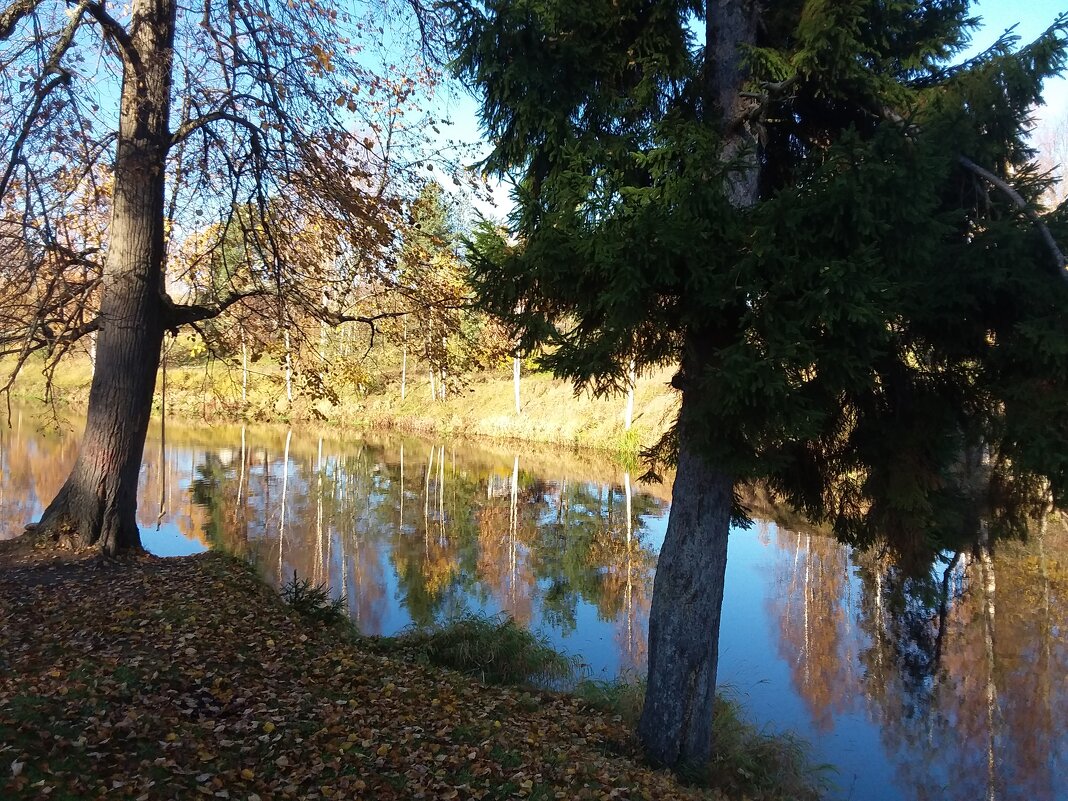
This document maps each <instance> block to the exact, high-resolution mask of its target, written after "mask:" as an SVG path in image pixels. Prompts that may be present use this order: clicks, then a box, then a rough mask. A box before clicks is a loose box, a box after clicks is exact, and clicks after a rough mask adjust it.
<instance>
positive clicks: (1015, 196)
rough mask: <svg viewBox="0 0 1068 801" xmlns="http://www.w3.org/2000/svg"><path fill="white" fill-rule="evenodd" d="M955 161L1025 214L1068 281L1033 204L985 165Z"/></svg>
mask: <svg viewBox="0 0 1068 801" xmlns="http://www.w3.org/2000/svg"><path fill="white" fill-rule="evenodd" d="M882 115H883V117H885V118H886V119H888V120H890V121H891V122H893V123H895V124H896V125H900V126H901V127H902V128H904V129H905V131H906V133H908V134H914V133H918V132H919V126H918V125H916V124H915V123H911V122H908V121H907V120H905V119H904V118H903V117H902V116H901V115H900V114H898V113H897V112H896V111H894V110H893V109H891V108H884V109H883V110H882ZM957 162H958V163H959V164H960V165H961V166H962V167H964V168H965V169H966V170H968V171H969V172H971V173H974V174H975V175H978V176H979V177H980V178H982V179H983V180H984V181H987V182H988V183H989V184H991V185H992V186H994V187H995V188H996V189H998V190H1000V191H1001V192H1002V193H1003V194H1005V195H1006V196H1007V197H1008V198H1009V200H1011V201H1012V203H1013V205H1014V206H1016V208H1017V209H1019V210H1020V211H1022V212H1023V213H1024V214H1025V215H1027V219H1029V220H1030V221H1031V222H1032V224H1034V226H1035V227H1036V228H1037V229H1038V232H1039V234H1040V235H1041V236H1042V241H1043V242H1044V243H1045V244H1046V247H1047V248H1048V249H1049V252H1050V254H1051V255H1052V256H1053V262H1054V264H1055V265H1056V268H1057V272H1058V274H1059V275H1060V277H1061V278H1062V279H1064V280H1065V281H1068V258H1065V255H1064V252H1063V251H1062V250H1061V249H1060V247H1059V246H1058V245H1057V240H1055V239H1054V238H1053V233H1052V232H1051V231H1050V230H1049V226H1047V225H1046V223H1045V222H1044V221H1043V219H1042V216H1041V215H1040V214H1039V213H1038V212H1037V211H1035V208H1034V206H1032V205H1031V204H1030V203H1028V202H1027V199H1026V198H1025V197H1024V196H1023V195H1021V194H1020V193H1019V192H1017V191H1016V189H1015V188H1013V186H1012V184H1010V183H1009V182H1008V181H1005V180H1003V179H1001V178H999V177H998V176H997V175H995V174H994V173H992V172H991V171H990V170H988V169H986V168H985V167H980V166H979V165H978V164H976V163H975V162H974V161H972V160H971V159H970V158H968V157H967V156H964V155H960V154H958V156H957Z"/></svg>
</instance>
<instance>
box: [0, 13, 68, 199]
mask: <svg viewBox="0 0 1068 801" xmlns="http://www.w3.org/2000/svg"><path fill="white" fill-rule="evenodd" d="M88 5H89V2H88V0H82V2H81V3H80V4H79V5H78V8H77V9H75V12H74V14H73V15H72V16H71V19H70V22H68V23H67V26H66V27H65V28H64V29H63V33H62V34H61V35H60V37H59V41H57V42H56V44H55V47H53V48H52V52H51V54H50V55H49V56H48V61H47V62H46V63H45V66H44V71H43V72H42V73H41V76H40V78H38V79H37V80H38V87H37V90H36V91H35V92H34V99H33V105H32V106H31V107H30V111H29V113H28V114H27V115H26V117H25V118H24V119H23V121H22V128H21V130H20V131H19V133H18V136H17V137H15V141H14V143H13V146H12V148H11V158H10V159H9V160H8V162H7V165H6V166H5V168H4V174H3V175H2V176H0V197H3V196H4V195H5V194H6V193H7V188H8V184H9V183H10V182H11V176H12V175H13V174H14V172H15V167H16V166H17V165H18V164H19V162H20V160H21V159H22V148H23V146H24V145H25V144H26V137H28V136H29V134H30V130H31V129H32V128H33V123H34V122H35V121H36V119H37V115H38V114H39V113H40V112H41V107H42V106H43V105H44V102H45V99H46V98H47V97H48V96H49V95H50V94H51V93H52V92H53V90H55V89H56V87H58V86H62V85H64V84H66V83H69V82H70V78H71V75H70V73H69V72H67V70H65V69H63V67H61V66H60V61H62V60H63V56H64V55H66V53H67V51H68V50H69V49H70V46H71V44H73V43H74V34H75V33H77V31H78V26H79V25H81V23H82V16H83V15H84V14H85V11H86V8H87V7H88ZM34 7H36V4H34ZM10 10H11V9H8V11H10ZM30 10H32V8H31V9H30ZM4 13H5V14H6V13H7V12H4ZM27 13H29V12H27ZM2 32H3V31H2V29H0V33H2ZM3 38H6V36H0V39H3ZM49 75H53V76H54V77H52V78H50V79H48V80H47V81H46V80H45V79H46V78H47V77H48V76H49Z"/></svg>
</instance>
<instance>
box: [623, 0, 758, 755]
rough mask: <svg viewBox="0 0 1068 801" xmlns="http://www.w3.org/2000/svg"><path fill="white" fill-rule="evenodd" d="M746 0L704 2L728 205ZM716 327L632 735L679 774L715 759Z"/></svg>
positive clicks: (738, 181)
mask: <svg viewBox="0 0 1068 801" xmlns="http://www.w3.org/2000/svg"><path fill="white" fill-rule="evenodd" d="M758 13H759V7H758V6H757V5H756V4H755V3H754V2H752V0H709V2H708V3H707V6H706V17H705V23H706V32H705V33H706V41H707V52H708V61H707V62H706V65H705V75H704V80H705V87H704V107H705V123H706V124H707V125H709V126H710V127H714V128H716V129H717V130H718V132H719V133H720V134H721V135H722V136H723V146H722V152H721V158H722V159H723V160H724V161H730V162H733V163H735V164H737V165H738V166H737V169H735V170H734V171H732V173H731V174H730V175H729V176H728V179H727V184H726V186H725V190H726V192H727V196H728V198H729V199H730V201H731V203H732V205H734V206H735V207H737V208H746V207H748V206H751V205H753V204H754V203H756V202H757V200H758V195H759V186H760V162H759V159H758V158H757V153H756V143H755V142H754V141H753V140H752V137H751V136H750V135H748V134H747V132H746V129H745V126H743V125H740V124H739V120H740V119H741V118H742V117H743V116H744V115H745V114H746V112H747V104H748V103H749V101H748V100H747V99H746V97H745V96H744V95H743V94H742V89H743V88H744V82H745V80H746V68H745V65H744V60H743V56H744V53H745V47H746V46H747V45H752V44H754V43H755V42H756V39H757V30H758V24H757V23H758ZM716 324H723V325H729V322H713V321H710V325H711V326H712V330H709V331H701V332H697V331H691V332H690V335H689V336H688V338H687V339H688V344H687V350H686V353H685V354H684V355H683V360H682V362H683V370H682V373H681V375H680V377H679V378H680V380H679V385H680V386H681V388H682V408H681V409H680V411H679V427H678V435H679V454H678V465H677V472H676V475H675V484H674V486H673V487H672V492H671V512H670V515H669V518H668V528H667V534H666V536H665V538H664V546H663V548H662V549H661V551H660V558H659V560H658V562H657V567H656V579H655V581H654V583H653V599H652V606H651V608H650V612H649V675H648V687H647V689H646V694H645V706H644V708H643V710H642V717H641V721H640V722H639V724H638V736H639V739H640V740H641V742H642V745H643V747H644V748H645V751H646V754H647V756H648V757H649V758H650V759H651V760H653V761H654V762H657V763H659V764H662V765H668V766H670V767H672V768H675V769H682V768H692V769H695V770H697V769H700V768H703V767H704V765H706V764H707V763H708V760H709V758H710V756H711V753H712V738H713V732H712V711H713V704H714V702H715V692H716V668H717V662H718V657H719V627H720V613H721V610H722V607H723V579H724V574H725V571H726V567H727V538H728V535H729V533H730V515H731V506H732V502H733V494H734V482H733V479H732V477H731V476H729V475H728V474H727V473H726V472H725V471H723V470H721V469H719V468H717V466H716V465H713V464H711V463H710V462H709V461H708V459H707V458H706V456H705V453H704V449H703V448H702V445H703V444H704V441H705V439H706V434H705V432H703V430H702V423H701V420H700V416H701V410H700V389H699V384H700V382H699V380H698V379H699V377H700V375H701V374H702V373H703V372H704V371H705V369H706V368H707V365H708V364H709V363H710V361H711V360H712V359H713V358H714V356H715V350H716V347H715V342H716V341H717V340H718V339H719V337H718V336H717V335H716V331H715V330H714V326H715V325H716Z"/></svg>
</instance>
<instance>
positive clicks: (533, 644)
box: [394, 614, 578, 685]
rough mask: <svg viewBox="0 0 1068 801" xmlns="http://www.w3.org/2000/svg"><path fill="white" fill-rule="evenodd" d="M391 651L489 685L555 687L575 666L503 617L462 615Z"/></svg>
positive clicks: (400, 641) (403, 638) (408, 635)
mask: <svg viewBox="0 0 1068 801" xmlns="http://www.w3.org/2000/svg"><path fill="white" fill-rule="evenodd" d="M394 647H396V648H398V649H400V650H408V651H412V652H414V653H415V655H416V657H417V658H420V659H423V660H425V661H427V662H429V663H430V664H433V665H438V666H441V667H448V668H452V669H453V670H459V671H461V672H464V673H470V674H473V675H476V676H478V677H479V678H480V679H481V680H482V681H484V682H486V683H489V684H530V683H536V684H542V685H545V684H553V683H559V682H565V681H567V680H569V679H572V678H573V677H574V675H575V672H576V670H577V667H578V662H577V661H576V660H575V659H574V658H573V657H570V656H567V655H566V654H562V653H560V652H559V651H557V650H555V649H554V648H553V647H552V646H551V645H550V644H549V642H548V640H547V638H545V637H544V636H543V635H540V634H536V633H534V632H531V631H528V630H527V629H525V628H523V627H522V626H520V625H518V624H517V623H516V622H515V620H513V619H512V618H511V617H509V616H507V615H497V616H488V615H481V614H465V615H461V616H459V617H455V618H452V619H450V620H447V621H445V622H443V623H439V624H437V625H435V626H433V627H432V628H429V629H409V630H408V631H406V632H405V633H403V634H402V635H400V636H399V637H397V638H396V639H395V641H394Z"/></svg>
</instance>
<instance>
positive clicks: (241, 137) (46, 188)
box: [0, 0, 433, 553]
mask: <svg viewBox="0 0 1068 801" xmlns="http://www.w3.org/2000/svg"><path fill="white" fill-rule="evenodd" d="M390 8H391V6H390V4H377V3H376V4H367V5H366V6H357V7H356V8H355V9H354V10H353V11H351V12H349V11H346V10H344V9H343V8H342V7H340V6H338V5H336V4H333V3H326V4H322V3H287V4H277V3H273V2H268V0H252V1H251V2H243V3H237V4H235V3H216V2H208V3H205V4H201V5H198V6H196V7H192V6H189V7H186V6H182V5H181V4H179V3H177V2H175V0H134V1H133V2H132V4H130V5H129V6H121V5H116V6H114V7H112V6H110V5H109V4H107V3H106V2H101V1H100V0H84V1H83V2H77V3H73V2H58V0H13V1H10V2H8V4H7V5H5V6H3V7H2V8H0V108H3V109H4V111H3V114H4V121H5V124H4V125H3V126H2V130H0V156H2V159H0V214H2V219H0V235H2V236H3V237H4V240H5V243H6V244H5V246H4V248H3V250H4V258H3V268H4V270H5V276H4V277H5V279H6V287H5V294H8V293H9V294H11V295H12V296H13V297H21V298H24V299H25V302H24V303H22V304H20V305H19V307H18V309H17V311H18V312H19V313H18V314H17V315H14V316H10V315H5V316H4V317H3V319H2V322H3V323H4V328H3V330H2V331H0V351H2V352H4V353H7V354H14V355H15V356H16V357H17V358H18V360H19V362H20V363H21V362H24V361H25V356H26V354H27V353H29V352H31V351H36V350H43V351H45V352H47V353H48V354H49V356H50V357H51V358H53V359H54V358H57V357H58V355H60V354H62V353H63V352H64V351H65V350H66V349H67V348H69V347H70V345H71V344H72V343H73V342H75V341H77V340H78V339H79V338H80V337H82V336H84V335H86V334H88V333H91V332H94V331H95V332H97V333H98V345H97V363H96V371H95V374H94V378H93V383H92V387H91V390H90V400H89V409H88V417H87V424H86V428H85V435H84V439H83V442H82V447H81V451H80V454H79V457H78V459H77V462H76V464H75V466H74V468H73V470H72V472H71V474H70V477H69V479H68V481H67V482H66V484H65V485H64V487H63V488H62V489H61V490H60V492H59V493H58V494H57V495H56V497H55V499H54V500H53V501H52V503H51V504H50V505H49V506H48V508H47V509H46V510H45V512H44V515H43V516H42V519H41V521H40V523H39V525H38V532H39V534H41V535H42V536H47V537H51V538H54V539H59V538H61V537H62V538H70V539H72V540H73V541H75V542H77V543H79V544H81V545H95V546H98V547H100V548H101V549H102V550H103V551H105V552H107V553H115V552H117V551H119V550H122V549H127V548H137V547H139V545H140V538H139V534H138V531H137V526H136V521H135V506H136V498H135V495H136V488H137V476H138V470H139V467H140V463H141V455H142V450H143V446H144V439H145V432H146V428H147V425H148V418H149V411H150V408H151V399H152V394H153V390H154V386H155V381H156V372H157V368H158V366H159V363H160V348H161V343H162V340H163V336H164V332H165V331H167V330H169V329H175V328H177V327H179V326H182V325H187V324H196V323H198V322H200V321H203V320H206V319H209V318H211V317H214V316H216V315H218V314H220V313H222V312H223V311H224V310H226V309H227V308H230V307H232V306H233V305H234V304H237V303H240V302H241V301H242V300H244V299H246V298H250V297H265V296H266V297H271V298H272V299H273V300H274V302H275V304H276V305H277V308H278V314H279V317H280V318H283V319H284V318H285V316H286V314H287V309H289V308H292V307H293V306H294V305H295V304H300V305H303V306H306V307H307V308H308V309H310V310H311V313H315V314H319V315H320V316H323V317H326V318H328V319H329V320H330V321H332V322H341V321H345V320H358V321H361V322H363V323H365V324H367V325H369V326H373V325H374V324H375V322H376V320H377V319H380V317H379V315H378V313H374V314H369V315H364V314H361V313H360V312H359V311H358V310H352V309H349V308H346V307H344V306H341V305H335V306H333V307H332V308H330V309H328V310H324V309H323V308H322V303H321V294H320V293H318V292H317V293H315V296H314V297H313V298H310V299H309V298H307V297H306V295H305V294H304V293H302V292H301V291H300V290H301V286H300V281H299V277H300V276H299V270H298V271H296V272H295V271H294V270H293V269H292V267H293V261H292V259H288V258H287V252H286V248H285V246H284V242H283V239H284V237H285V236H286V235H287V233H288V232H287V231H286V229H285V228H284V227H283V226H281V225H279V224H278V221H279V220H288V221H291V222H294V221H305V220H308V219H318V220H327V221H330V226H331V228H332V230H333V231H335V232H337V233H338V235H339V236H342V237H343V238H344V239H343V241H342V242H337V243H335V246H336V247H339V248H340V247H345V248H348V249H349V251H351V252H353V253H359V254H360V257H361V260H360V265H361V267H362V268H363V269H366V270H375V269H379V268H380V267H381V268H383V269H386V270H387V271H388V270H389V269H390V268H389V261H390V260H389V258H388V252H389V250H390V248H391V247H392V245H391V237H392V230H393V227H394V222H395V220H394V218H395V215H396V213H397V211H398V210H399V202H398V199H399V197H400V196H401V195H402V194H403V192H402V191H401V187H399V186H398V182H399V181H402V180H404V177H403V176H404V175H405V169H406V168H411V169H414V168H415V167H416V166H421V160H420V158H419V157H418V155H417V154H415V152H414V151H407V152H406V151H405V150H404V148H405V147H406V143H411V142H414V141H415V137H416V136H417V135H418V136H420V137H421V136H422V132H423V131H424V126H425V124H426V122H427V121H426V120H425V119H422V117H423V116H425V115H422V114H418V113H415V112H416V109H415V107H416V106H419V105H425V103H424V101H419V103H416V102H415V100H416V97H417V96H418V95H420V93H422V92H423V91H424V90H425V89H426V88H427V85H428V84H432V83H433V77H432V74H431V73H430V72H428V71H427V70H426V69H425V68H424V67H421V66H420V65H419V62H418V59H416V60H414V61H412V62H410V64H411V65H412V66H411V71H410V72H408V71H402V70H399V69H397V68H396V67H383V68H378V67H377V66H375V65H376V63H377V60H376V59H377V57H376V56H375V55H374V52H373V51H374V47H373V43H374V42H375V39H376V38H377V36H372V34H375V32H377V31H378V30H379V29H380V28H383V27H384V26H386V25H388V24H389V20H388V19H387V18H386V17H387V16H388V15H389V14H390V13H400V12H399V11H396V10H394V12H391V11H390ZM417 10H418V9H417ZM367 14H374V15H375V17H374V19H373V20H364V19H361V15H367ZM419 19H420V20H422V19H423V18H422V17H420V18H419ZM370 21H373V22H374V24H373V25H371V24H367V23H368V22H370ZM413 28H414V23H413ZM365 34H366V38H364V36H365ZM406 113H407V116H405V115H406ZM101 165H103V166H104V168H105V172H106V173H107V175H108V187H107V191H108V193H109V194H108V196H107V204H108V211H109V214H110V221H109V223H108V226H107V230H106V237H105V239H106V241H105V242H104V247H103V249H101V248H100V247H99V246H98V245H97V244H95V243H93V242H91V241H89V239H86V238H84V237H80V236H79V234H78V231H77V230H75V229H76V226H75V225H74V224H73V223H72V220H73V219H74V218H75V212H76V209H77V206H78V203H84V201H81V200H80V198H83V197H84V196H85V195H86V193H87V192H89V193H92V192H93V190H94V187H93V182H94V181H97V180H98V179H97V175H98V174H99V172H100V168H101ZM101 192H103V188H101ZM99 197H101V198H103V197H104V195H103V194H100V195H99ZM100 202H104V201H103V200H101V201H100ZM242 210H251V212H252V217H254V218H255V223H254V224H253V221H252V219H251V218H250V217H249V216H248V215H246V214H243V213H241V212H242ZM209 221H214V223H215V225H214V231H215V232H216V236H217V239H216V243H215V247H216V249H218V248H221V247H223V243H225V242H226V241H228V240H232V239H233V232H234V230H235V229H240V230H241V234H242V236H243V237H247V240H248V241H247V243H246V245H245V246H246V247H248V248H249V249H250V251H251V252H253V253H254V254H255V259H254V260H252V264H253V266H254V268H255V269H251V270H248V271H246V272H245V273H244V274H243V276H244V278H247V279H248V280H247V281H243V282H242V283H241V284H240V285H237V284H234V283H231V284H230V285H229V286H225V285H224V284H226V282H222V284H220V283H219V282H218V281H217V279H218V277H219V274H218V273H217V272H215V273H213V274H212V281H213V282H214V284H213V286H211V287H209V289H211V290H212V291H210V292H208V293H207V297H204V298H203V299H197V298H194V297H192V295H190V297H189V298H188V300H189V302H181V301H182V300H183V299H182V298H181V297H179V298H177V299H175V298H172V297H171V296H170V295H169V294H168V289H170V288H172V287H173V286H181V284H174V283H173V282H171V281H169V280H168V272H167V262H168V254H169V253H171V252H172V251H173V250H174V248H175V242H176V241H180V240H181V239H182V238H183V236H184V235H187V234H189V233H191V232H193V231H195V230H200V229H202V228H203V227H204V226H205V224H206V223H208V222H209ZM209 245H210V243H209ZM12 254H13V255H12ZM215 290H222V291H221V292H217V291H215ZM306 301H307V302H306Z"/></svg>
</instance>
